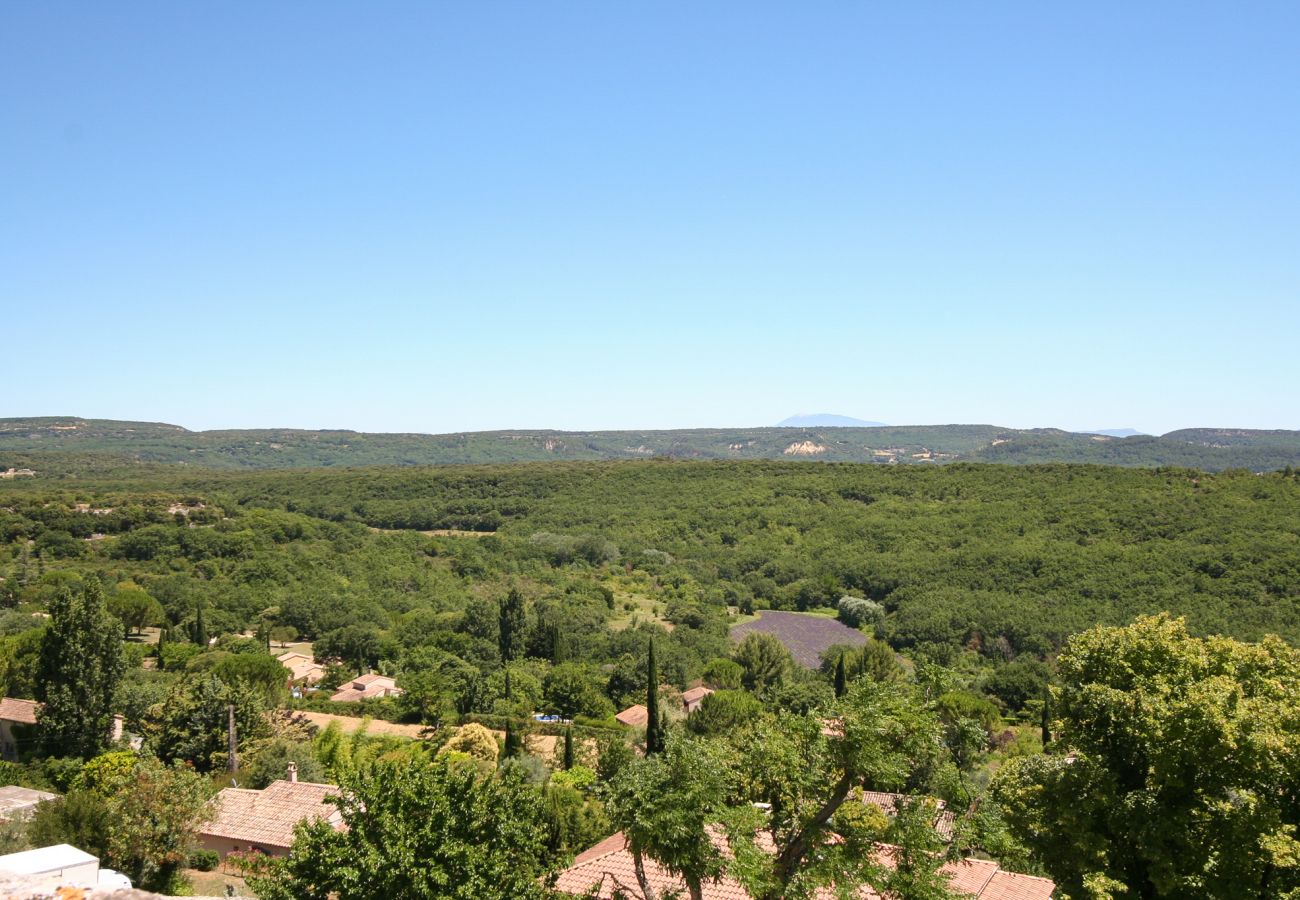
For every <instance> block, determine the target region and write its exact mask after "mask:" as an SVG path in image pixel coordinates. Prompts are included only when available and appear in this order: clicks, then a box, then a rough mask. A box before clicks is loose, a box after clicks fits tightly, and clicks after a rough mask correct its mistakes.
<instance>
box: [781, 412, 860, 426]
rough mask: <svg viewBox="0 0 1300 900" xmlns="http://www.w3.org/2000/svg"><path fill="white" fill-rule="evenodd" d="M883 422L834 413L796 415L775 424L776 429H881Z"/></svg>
mask: <svg viewBox="0 0 1300 900" xmlns="http://www.w3.org/2000/svg"><path fill="white" fill-rule="evenodd" d="M884 425H885V423H884V422H868V421H866V420H865V419H855V418H853V417H852V416H839V415H836V414H835V413H798V414H796V415H793V416H791V417H790V418H788V419H782V420H781V421H780V422H777V423H776V427H777V428H883V427H884Z"/></svg>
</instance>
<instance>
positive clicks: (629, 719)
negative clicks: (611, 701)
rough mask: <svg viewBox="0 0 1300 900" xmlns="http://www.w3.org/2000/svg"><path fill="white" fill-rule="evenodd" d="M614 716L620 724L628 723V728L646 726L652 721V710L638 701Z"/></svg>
mask: <svg viewBox="0 0 1300 900" xmlns="http://www.w3.org/2000/svg"><path fill="white" fill-rule="evenodd" d="M614 718H615V719H617V720H618V722H619V724H620V725H626V726H627V727H628V728H645V726H646V723H647V722H649V721H650V712H649V711H648V710H647V709H646V708H645V704H644V703H637V704H636V705H634V706H629V707H628V708H627V709H625V710H623V711H622V712H620V713H618V714H617V715H615V716H614Z"/></svg>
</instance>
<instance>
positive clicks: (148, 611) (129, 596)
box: [108, 581, 164, 633]
mask: <svg viewBox="0 0 1300 900" xmlns="http://www.w3.org/2000/svg"><path fill="white" fill-rule="evenodd" d="M108 608H109V611H110V612H112V613H113V615H115V616H117V617H118V618H119V619H121V620H122V627H123V629H124V630H125V631H126V632H131V631H135V632H137V633H139V632H140V631H142V630H143V629H144V627H145V626H146V625H156V624H158V623H159V622H161V621H162V620H163V617H164V613H163V608H162V604H161V603H159V602H158V601H157V600H155V599H154V598H153V597H151V596H149V594H148V593H146V592H145V591H144V590H142V589H141V588H140V587H139V586H138V585H136V584H134V583H132V582H129V581H127V582H123V583H122V584H119V585H118V586H117V590H116V591H114V593H113V595H112V596H111V597H109V598H108Z"/></svg>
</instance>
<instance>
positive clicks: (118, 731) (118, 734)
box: [108, 713, 126, 744]
mask: <svg viewBox="0 0 1300 900" xmlns="http://www.w3.org/2000/svg"><path fill="white" fill-rule="evenodd" d="M125 724H126V716H124V715H122V714H121V713H114V714H113V727H112V728H111V729H109V732H108V742H109V743H110V744H116V743H117V742H118V741H120V740H122V729H123V727H124V726H125Z"/></svg>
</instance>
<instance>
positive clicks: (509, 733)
mask: <svg viewBox="0 0 1300 900" xmlns="http://www.w3.org/2000/svg"><path fill="white" fill-rule="evenodd" d="M522 750H523V741H521V740H520V739H519V733H518V732H517V731H515V727H514V724H513V723H512V722H511V721H510V720H509V719H506V747H505V751H504V752H503V753H502V754H501V755H502V756H503V757H504V758H505V759H513V758H514V757H516V756H518V755H519V754H520V752H521V751H522Z"/></svg>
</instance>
